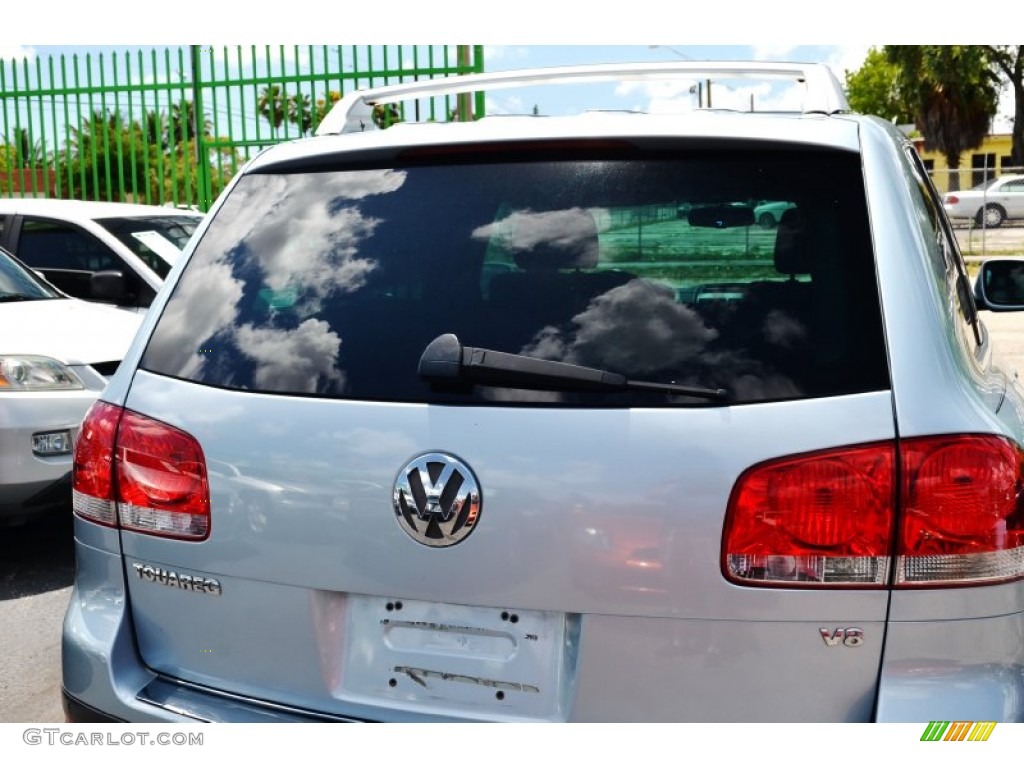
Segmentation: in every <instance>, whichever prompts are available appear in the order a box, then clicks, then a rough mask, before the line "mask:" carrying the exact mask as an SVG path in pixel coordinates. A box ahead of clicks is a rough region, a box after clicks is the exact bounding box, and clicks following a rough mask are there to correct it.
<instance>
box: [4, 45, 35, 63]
mask: <svg viewBox="0 0 1024 768" xmlns="http://www.w3.org/2000/svg"><path fill="white" fill-rule="evenodd" d="M35 57H36V49H35V48H33V47H32V46H31V45H0V61H10V60H11V59H34V58H35Z"/></svg>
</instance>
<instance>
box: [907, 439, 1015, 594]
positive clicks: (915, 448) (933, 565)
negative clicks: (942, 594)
mask: <svg viewBox="0 0 1024 768" xmlns="http://www.w3.org/2000/svg"><path fill="white" fill-rule="evenodd" d="M900 446H901V447H900V450H901V452H902V459H903V489H902V503H901V506H902V520H901V524H900V540H899V553H898V559H897V567H896V583H897V584H898V585H904V586H914V585H917V586H937V585H942V586H947V585H951V584H958V583H977V582H979V581H1002V580H1007V579H1014V578H1019V577H1020V576H1021V575H1024V507H1022V495H1021V490H1022V487H1021V485H1022V484H1021V469H1022V466H1024V452H1022V451H1021V449H1020V447H1019V446H1017V445H1015V444H1013V443H1011V442H1010V441H1009V440H1006V439H1004V438H1001V437H996V436H992V435H956V436H951V437H930V438H918V439H911V440H904V441H902V442H901V444H900Z"/></svg>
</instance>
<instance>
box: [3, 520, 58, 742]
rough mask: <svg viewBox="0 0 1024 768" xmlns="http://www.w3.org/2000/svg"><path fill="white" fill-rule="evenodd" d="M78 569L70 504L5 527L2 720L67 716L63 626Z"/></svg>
mask: <svg viewBox="0 0 1024 768" xmlns="http://www.w3.org/2000/svg"><path fill="white" fill-rule="evenodd" d="M74 573H75V556H74V546H73V542H72V526H71V512H70V510H69V511H68V512H67V513H66V514H62V515H57V516H53V517H49V518H46V519H43V520H39V521H36V522H33V523H30V524H28V525H25V526H22V527H18V528H0V722H5V723H20V722H33V723H34V722H43V723H60V722H64V715H63V713H62V711H61V705H60V631H61V621H62V619H63V617H64V609H65V608H66V607H67V604H68V599H69V598H70V597H71V583H72V581H73V580H74Z"/></svg>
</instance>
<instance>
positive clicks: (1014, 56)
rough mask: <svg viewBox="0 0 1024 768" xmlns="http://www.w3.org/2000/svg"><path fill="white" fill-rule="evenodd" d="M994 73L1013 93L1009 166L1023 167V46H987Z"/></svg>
mask: <svg viewBox="0 0 1024 768" xmlns="http://www.w3.org/2000/svg"><path fill="white" fill-rule="evenodd" d="M985 47H986V48H988V51H989V58H990V59H991V61H992V64H993V67H994V69H995V72H996V73H997V74H998V75H999V76H1000V78H1001V79H1005V80H1006V82H1007V83H1008V84H1009V86H1010V88H1011V89H1012V91H1013V129H1012V134H1011V139H1010V141H1011V147H1012V149H1011V151H1010V157H1011V160H1010V162H1011V164H1012V165H1014V166H1018V167H1021V166H1024V45H988V46H985Z"/></svg>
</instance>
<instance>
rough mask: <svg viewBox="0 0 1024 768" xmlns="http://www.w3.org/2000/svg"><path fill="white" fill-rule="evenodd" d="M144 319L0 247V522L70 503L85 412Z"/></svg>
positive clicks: (19, 520)
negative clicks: (84, 294)
mask: <svg viewBox="0 0 1024 768" xmlns="http://www.w3.org/2000/svg"><path fill="white" fill-rule="evenodd" d="M141 321H142V315H140V314H130V313H128V312H122V311H120V310H118V309H115V308H113V307H105V306H101V305H98V304H91V303H89V302H85V301H79V300H78V299H74V298H71V297H69V296H66V295H64V294H63V293H61V292H60V291H58V290H56V289H54V287H53V286H51V285H49V284H48V283H46V281H44V280H42V279H40V278H39V276H38V275H36V274H34V273H33V272H32V270H30V269H28V268H26V267H25V265H23V264H21V263H19V262H18V261H17V260H16V259H15V258H13V257H12V256H11V255H10V254H9V253H7V252H6V251H4V250H2V249H0V526H3V525H10V524H17V523H22V522H25V521H26V520H28V519H29V518H31V517H34V516H36V515H40V514H43V513H46V512H49V511H56V510H60V509H64V510H68V509H70V507H71V458H72V449H73V446H74V441H75V438H76V436H77V434H78V428H79V425H80V423H81V421H82V417H83V416H84V415H85V412H86V410H88V408H89V406H91V405H92V403H93V402H94V401H95V400H96V397H97V396H98V395H99V394H100V392H101V391H102V390H103V388H104V387H105V386H106V383H107V377H109V376H111V375H112V374H113V373H114V371H115V370H116V369H117V366H118V364H119V363H120V361H121V358H122V357H123V356H124V354H125V352H126V351H127V350H128V347H129V345H130V344H131V341H132V339H133V338H134V336H135V332H136V330H137V329H138V327H139V324H140V323H141Z"/></svg>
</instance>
